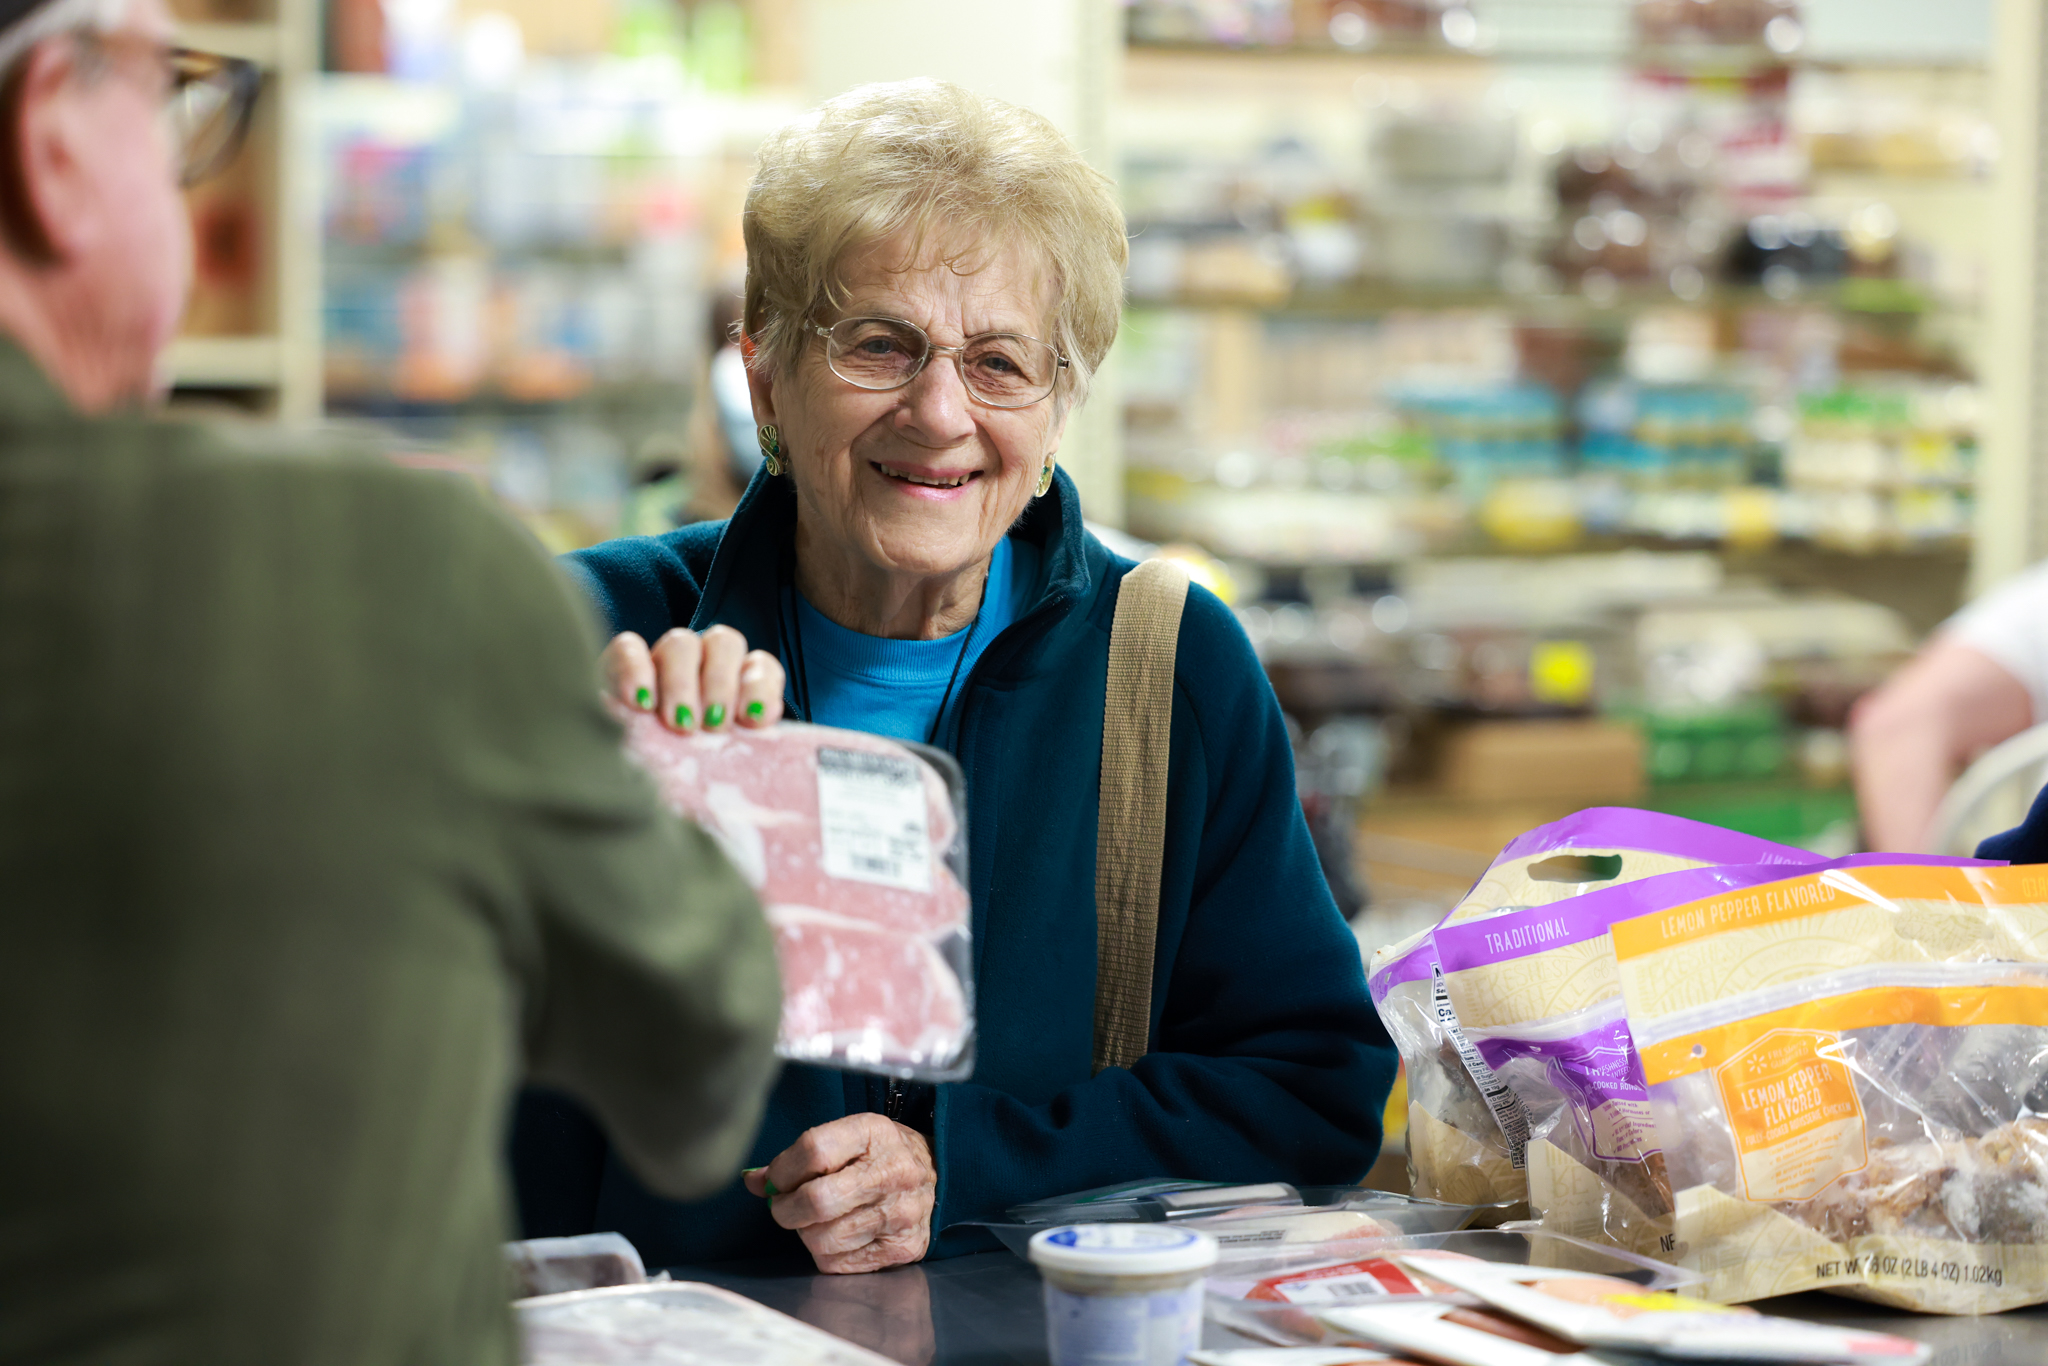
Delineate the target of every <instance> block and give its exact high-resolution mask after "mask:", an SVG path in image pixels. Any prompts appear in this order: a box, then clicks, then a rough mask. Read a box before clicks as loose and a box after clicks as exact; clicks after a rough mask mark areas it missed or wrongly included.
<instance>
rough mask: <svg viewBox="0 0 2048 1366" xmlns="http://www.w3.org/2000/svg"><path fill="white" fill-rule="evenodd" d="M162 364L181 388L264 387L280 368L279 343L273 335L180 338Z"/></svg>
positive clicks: (272, 380)
mask: <svg viewBox="0 0 2048 1366" xmlns="http://www.w3.org/2000/svg"><path fill="white" fill-rule="evenodd" d="M164 365H165V369H166V371H167V372H168V374H169V376H170V380H171V383H172V384H173V385H175V386H178V387H181V388H194V389H257V388H267V387H270V386H272V385H275V384H276V383H277V382H278V377H279V376H280V375H281V374H282V373H283V371H284V362H283V344H282V343H281V342H280V341H279V340H278V339H277V338H276V337H180V338H178V340H176V341H175V342H173V343H171V348H170V351H169V352H168V354H167V355H166V357H165V361H164Z"/></svg>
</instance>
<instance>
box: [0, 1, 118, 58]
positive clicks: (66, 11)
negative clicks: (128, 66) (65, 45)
mask: <svg viewBox="0 0 2048 1366" xmlns="http://www.w3.org/2000/svg"><path fill="white" fill-rule="evenodd" d="M133 2H134V0H50V3H49V4H47V5H43V6H41V7H39V8H37V9H33V10H30V11H29V12H28V13H27V14H26V15H24V16H23V17H22V18H21V19H20V20H19V21H18V22H17V23H15V24H14V25H13V27H11V28H9V29H7V30H6V31H4V32H0V71H7V70H9V69H11V68H12V67H13V66H14V64H15V63H16V62H18V61H20V60H21V59H22V57H23V56H24V55H26V54H27V52H28V50H29V49H30V48H32V47H34V46H35V45H36V44H37V43H40V42H41V41H43V39H45V38H55V37H56V36H58V35H59V34H62V33H77V32H79V31H81V30H83V31H86V32H92V33H110V32H112V31H113V30H115V29H117V28H119V27H120V26H121V25H122V23H123V22H124V21H125V20H126V19H127V18H128V10H129V8H130V6H131V5H132V4H133Z"/></svg>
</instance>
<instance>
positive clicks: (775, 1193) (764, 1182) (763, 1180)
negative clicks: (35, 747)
mask: <svg viewBox="0 0 2048 1366" xmlns="http://www.w3.org/2000/svg"><path fill="white" fill-rule="evenodd" d="M761 1184H762V1185H764V1186H766V1187H767V1188H768V1198H769V1199H770V1200H773V1199H774V1198H775V1197H776V1196H778V1195H780V1194H782V1192H781V1191H779V1190H777V1189H775V1183H774V1182H773V1181H771V1180H769V1179H768V1178H767V1177H765V1176H764V1177H762V1178H761Z"/></svg>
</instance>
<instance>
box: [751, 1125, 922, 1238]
mask: <svg viewBox="0 0 2048 1366" xmlns="http://www.w3.org/2000/svg"><path fill="white" fill-rule="evenodd" d="M742 1179H743V1180H744V1181H745V1182H746V1187H747V1189H748V1190H750V1191H752V1192H753V1193H754V1194H755V1195H768V1191H769V1183H770V1182H773V1183H774V1190H775V1192H776V1193H775V1194H774V1195H772V1196H769V1203H768V1208H769V1211H770V1212H771V1213H772V1214H773V1215H774V1216H775V1222H776V1223H778V1224H780V1225H782V1226H783V1227H784V1228H787V1229H795V1230H796V1233H797V1236H799V1237H800V1238H802V1239H803V1240H804V1246H805V1247H807V1248H809V1249H810V1251H811V1258H812V1260H814V1261H816V1262H817V1264H818V1270H820V1271H825V1272H832V1273H839V1272H850V1271H879V1270H881V1269H882V1268H883V1267H885V1266H899V1265H901V1264H902V1263H904V1262H914V1261H917V1260H919V1259H920V1258H922V1257H923V1256H924V1254H925V1249H926V1247H928V1246H929V1245H930V1244H931V1239H932V1202H933V1200H934V1198H935V1197H936V1196H937V1194H938V1186H939V1172H938V1168H937V1167H935V1166H934V1165H933V1164H932V1147H931V1144H930V1143H928V1142H927V1141H926V1140H925V1136H924V1135H923V1134H921V1133H919V1132H918V1131H917V1130H915V1129H911V1128H906V1127H905V1126H904V1125H901V1124H898V1123H897V1122H896V1121H895V1120H893V1119H887V1118H885V1117H883V1116H881V1115H848V1116H847V1117H846V1118H845V1119H835V1120H833V1121H832V1122H831V1123H830V1124H820V1125H819V1126H818V1127H817V1128H815V1129H812V1130H809V1131H808V1132H806V1133H805V1134H804V1136H803V1137H802V1138H799V1139H798V1140H797V1141H796V1142H794V1143H792V1144H790V1145H789V1147H787V1148H785V1149H784V1150H783V1151H782V1154H781V1155H780V1156H778V1157H777V1158H776V1159H775V1160H774V1161H773V1162H770V1163H769V1164H768V1165H767V1166H765V1167H756V1168H755V1169H754V1170H752V1171H750V1172H747V1173H745V1174H744V1176H743V1178H742Z"/></svg>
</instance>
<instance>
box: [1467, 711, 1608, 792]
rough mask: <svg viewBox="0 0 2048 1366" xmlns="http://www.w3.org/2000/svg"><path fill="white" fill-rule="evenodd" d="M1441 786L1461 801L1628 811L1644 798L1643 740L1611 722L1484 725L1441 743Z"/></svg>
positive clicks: (1495, 722)
mask: <svg viewBox="0 0 2048 1366" xmlns="http://www.w3.org/2000/svg"><path fill="white" fill-rule="evenodd" d="M1442 745H1443V748H1442V754H1441V757H1440V759H1439V761H1438V763H1439V774H1440V777H1439V786H1440V787H1441V790H1442V791H1443V792H1444V793H1446V794H1447V795H1449V796H1452V797H1456V798H1459V799H1461V800H1464V801H1474V802H1489V801H1528V800H1548V801H1564V802H1573V803H1577V804H1579V805H1582V806H1603V805H1624V804H1629V803H1632V802H1634V801H1635V800H1636V799H1637V798H1639V797H1641V796H1642V794H1643V787H1644V781H1643V778H1644V772H1643V770H1644V760H1643V736H1642V732H1641V731H1639V730H1638V729H1637V728H1636V727H1634V726H1631V725H1626V724H1623V723H1620V722H1615V721H1607V720H1570V721H1567V720H1555V721H1537V720H1524V721H1479V722H1473V723H1471V724H1468V725H1463V726H1459V727H1456V728H1454V729H1453V730H1452V731H1451V732H1450V734H1449V735H1448V736H1446V737H1445V739H1444V740H1443V742H1442Z"/></svg>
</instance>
